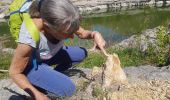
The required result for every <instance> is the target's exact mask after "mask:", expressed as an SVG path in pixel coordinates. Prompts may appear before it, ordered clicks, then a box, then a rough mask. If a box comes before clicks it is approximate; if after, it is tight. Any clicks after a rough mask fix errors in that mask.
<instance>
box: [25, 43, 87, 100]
mask: <svg viewBox="0 0 170 100" xmlns="http://www.w3.org/2000/svg"><path fill="white" fill-rule="evenodd" d="M86 56H87V51H86V50H85V49H84V48H80V47H73V46H64V47H63V48H61V49H60V50H59V52H58V53H57V54H56V55H55V56H54V57H52V58H51V59H49V60H46V61H43V62H39V63H37V68H35V66H34V65H33V64H29V65H28V67H27V68H26V69H25V71H24V73H25V75H26V76H27V78H28V80H29V81H30V83H31V84H32V85H34V86H35V87H36V88H37V89H38V90H40V91H41V92H44V93H45V92H50V93H53V94H55V95H56V96H59V97H66V96H72V95H73V93H74V92H75V90H76V87H75V85H74V83H73V82H72V81H71V80H70V78H69V77H68V76H66V75H64V74H62V73H61V72H63V71H65V70H67V69H68V68H70V67H72V64H76V63H79V62H81V61H82V60H83V59H85V58H86ZM51 65H56V67H55V68H54V69H53V68H52V67H51Z"/></svg>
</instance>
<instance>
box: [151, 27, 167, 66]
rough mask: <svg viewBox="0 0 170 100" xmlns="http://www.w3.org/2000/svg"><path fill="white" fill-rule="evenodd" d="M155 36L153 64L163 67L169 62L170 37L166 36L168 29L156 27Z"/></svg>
mask: <svg viewBox="0 0 170 100" xmlns="http://www.w3.org/2000/svg"><path fill="white" fill-rule="evenodd" d="M156 34H157V36H156V45H157V47H155V48H156V49H155V50H154V52H153V53H154V54H155V63H156V64H157V65H158V66H163V65H166V64H168V62H169V58H170V55H169V52H170V35H169V34H168V29H167V28H166V27H163V26H160V27H158V31H157V33H156Z"/></svg>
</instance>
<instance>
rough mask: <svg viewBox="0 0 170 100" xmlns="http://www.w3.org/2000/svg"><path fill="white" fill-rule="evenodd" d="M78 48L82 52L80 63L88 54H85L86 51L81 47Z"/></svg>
mask: <svg viewBox="0 0 170 100" xmlns="http://www.w3.org/2000/svg"><path fill="white" fill-rule="evenodd" d="M80 48H81V49H82V50H83V56H82V57H81V59H80V61H82V60H84V59H85V58H86V57H87V55H88V52H87V50H86V49H85V48H82V47H80Z"/></svg>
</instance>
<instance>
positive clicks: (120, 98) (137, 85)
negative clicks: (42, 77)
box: [0, 65, 170, 100]
mask: <svg viewBox="0 0 170 100" xmlns="http://www.w3.org/2000/svg"><path fill="white" fill-rule="evenodd" d="M124 71H125V73H126V74H127V78H128V81H129V84H127V85H123V86H121V87H118V88H117V89H116V88H115V87H116V84H114V85H111V86H110V89H111V90H109V91H103V90H102V89H100V88H101V75H99V76H96V78H95V80H90V79H88V78H87V77H86V76H88V75H91V73H92V69H86V68H73V69H70V70H69V71H67V72H66V73H65V74H66V75H68V76H69V77H70V78H71V79H72V80H73V82H74V83H75V84H76V87H77V92H76V93H75V94H74V95H73V96H72V97H70V98H69V100H81V99H85V100H100V99H101V98H103V99H106V100H125V98H126V100H168V99H169V97H170V96H169V90H170V78H169V75H170V72H169V73H166V72H168V71H169V66H164V67H162V68H158V67H154V66H150V65H145V66H139V67H127V68H125V69H124ZM154 73H156V74H158V75H154ZM164 73H166V74H164ZM160 75H161V77H160ZM28 97H29V95H28V94H27V93H25V92H24V91H23V90H21V89H20V88H19V87H18V86H17V85H15V84H14V83H13V82H12V81H11V80H10V79H4V80H1V81H0V100H25V98H28ZM109 98H110V99H109Z"/></svg>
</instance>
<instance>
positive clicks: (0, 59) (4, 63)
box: [0, 52, 12, 70]
mask: <svg viewBox="0 0 170 100" xmlns="http://www.w3.org/2000/svg"><path fill="white" fill-rule="evenodd" d="M11 59H12V55H11V54H7V53H2V52H0V69H3V70H7V69H9V66H10V63H11Z"/></svg>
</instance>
